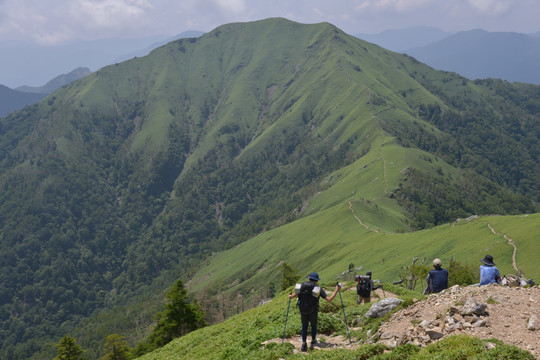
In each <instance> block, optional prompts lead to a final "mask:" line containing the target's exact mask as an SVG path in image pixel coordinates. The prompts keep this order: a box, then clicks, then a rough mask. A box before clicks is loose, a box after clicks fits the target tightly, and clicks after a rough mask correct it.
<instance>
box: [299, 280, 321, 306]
mask: <svg viewBox="0 0 540 360" xmlns="http://www.w3.org/2000/svg"><path fill="white" fill-rule="evenodd" d="M314 288H315V283H314V282H312V281H305V282H303V283H302V285H301V286H300V292H299V293H298V309H299V310H300V313H302V314H311V313H312V312H314V311H317V308H318V305H319V298H318V297H315V296H313V289H314Z"/></svg>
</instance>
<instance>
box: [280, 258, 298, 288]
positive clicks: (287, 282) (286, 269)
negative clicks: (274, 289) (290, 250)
mask: <svg viewBox="0 0 540 360" xmlns="http://www.w3.org/2000/svg"><path fill="white" fill-rule="evenodd" d="M297 272H298V269H294V268H292V267H291V266H289V264H287V263H285V262H284V263H283V264H281V289H280V290H281V291H283V290H285V289H287V288H288V287H289V286H293V285H294V284H296V282H297V281H298V279H300V276H299V275H298V274H297Z"/></svg>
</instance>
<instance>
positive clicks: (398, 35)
mask: <svg viewBox="0 0 540 360" xmlns="http://www.w3.org/2000/svg"><path fill="white" fill-rule="evenodd" d="M452 34H453V33H450V32H445V31H442V30H440V29H437V28H434V27H427V26H415V27H411V28H406V29H395V30H385V31H383V32H380V33H377V34H356V35H355V36H356V37H357V38H359V39H362V40H365V41H369V42H370V43H374V44H377V45H379V46H382V47H383V48H385V49H387V50H392V51H395V52H399V53H404V52H407V50H409V49H412V48H418V47H423V46H426V45H429V44H432V43H434V42H437V41H439V40H442V39H444V38H446V37H448V36H450V35H452Z"/></svg>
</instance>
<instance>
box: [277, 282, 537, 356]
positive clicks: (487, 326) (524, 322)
mask: <svg viewBox="0 0 540 360" xmlns="http://www.w3.org/2000/svg"><path fill="white" fill-rule="evenodd" d="M377 295H379V296H380V297H381V298H383V297H395V296H394V294H389V293H388V292H386V294H384V295H386V296H384V295H383V293H382V292H381V291H380V289H379V290H378V291H377ZM472 299H474V302H476V303H478V304H480V305H481V308H482V309H484V310H483V311H482V313H481V314H480V313H479V315H478V314H472V315H461V314H460V311H462V310H463V309H464V308H465V306H464V305H465V304H466V303H468V302H471V301H472ZM377 300H378V299H376V298H375V299H373V300H372V301H373V302H376V301H377ZM531 317H533V318H536V319H540V287H539V286H534V287H531V288H522V287H508V286H497V285H487V286H481V287H479V286H467V287H459V286H454V287H452V288H450V289H448V290H446V291H444V292H443V293H440V294H432V295H430V296H429V297H428V298H427V299H425V300H422V301H418V302H416V303H415V304H413V305H411V306H409V307H407V308H405V309H401V310H399V311H397V312H396V313H394V314H393V315H392V316H391V317H390V319H389V320H388V321H387V322H385V323H383V324H382V325H381V327H380V328H379V331H378V333H377V334H375V335H374V336H373V338H372V339H369V340H368V341H367V342H372V341H378V342H381V343H384V344H387V345H389V346H398V345H402V344H406V343H412V344H416V345H420V346H425V345H427V344H429V343H432V342H435V341H438V340H439V339H441V338H444V336H448V335H451V334H467V335H470V336H474V337H477V338H480V339H491V338H496V339H499V340H501V341H503V342H504V343H506V344H510V345H514V346H517V347H519V348H521V349H524V350H527V351H529V352H531V353H532V354H533V355H534V356H535V357H536V358H537V359H540V328H539V326H538V325H537V326H536V327H537V328H538V329H536V330H529V329H528V325H529V319H530V318H531ZM537 323H538V321H537ZM351 330H353V329H351ZM321 340H322V341H321ZM281 341H282V339H281V338H280V339H272V340H269V341H268V342H266V343H270V342H281ZM285 341H287V342H290V343H292V344H294V346H295V351H299V350H300V346H301V339H300V336H294V337H292V338H286V339H285ZM319 342H320V343H319V344H317V345H316V348H317V349H321V350H331V349H334V348H351V349H354V348H357V347H359V346H361V345H362V343H359V342H356V341H354V339H353V341H352V342H351V341H349V340H348V339H347V337H345V336H342V335H339V336H319ZM308 345H309V342H308Z"/></svg>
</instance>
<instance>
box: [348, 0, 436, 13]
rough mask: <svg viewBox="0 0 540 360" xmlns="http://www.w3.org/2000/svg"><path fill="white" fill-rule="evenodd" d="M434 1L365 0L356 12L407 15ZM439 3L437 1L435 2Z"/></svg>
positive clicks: (357, 7)
mask: <svg viewBox="0 0 540 360" xmlns="http://www.w3.org/2000/svg"><path fill="white" fill-rule="evenodd" d="M433 1H434V0H365V1H362V3H361V4H359V5H357V6H356V8H355V10H356V11H357V12H359V13H366V12H397V13H406V12H410V11H414V10H416V9H418V8H422V7H425V6H426V5H429V4H430V3H432V2H433ZM435 1H437V0H435Z"/></svg>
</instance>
